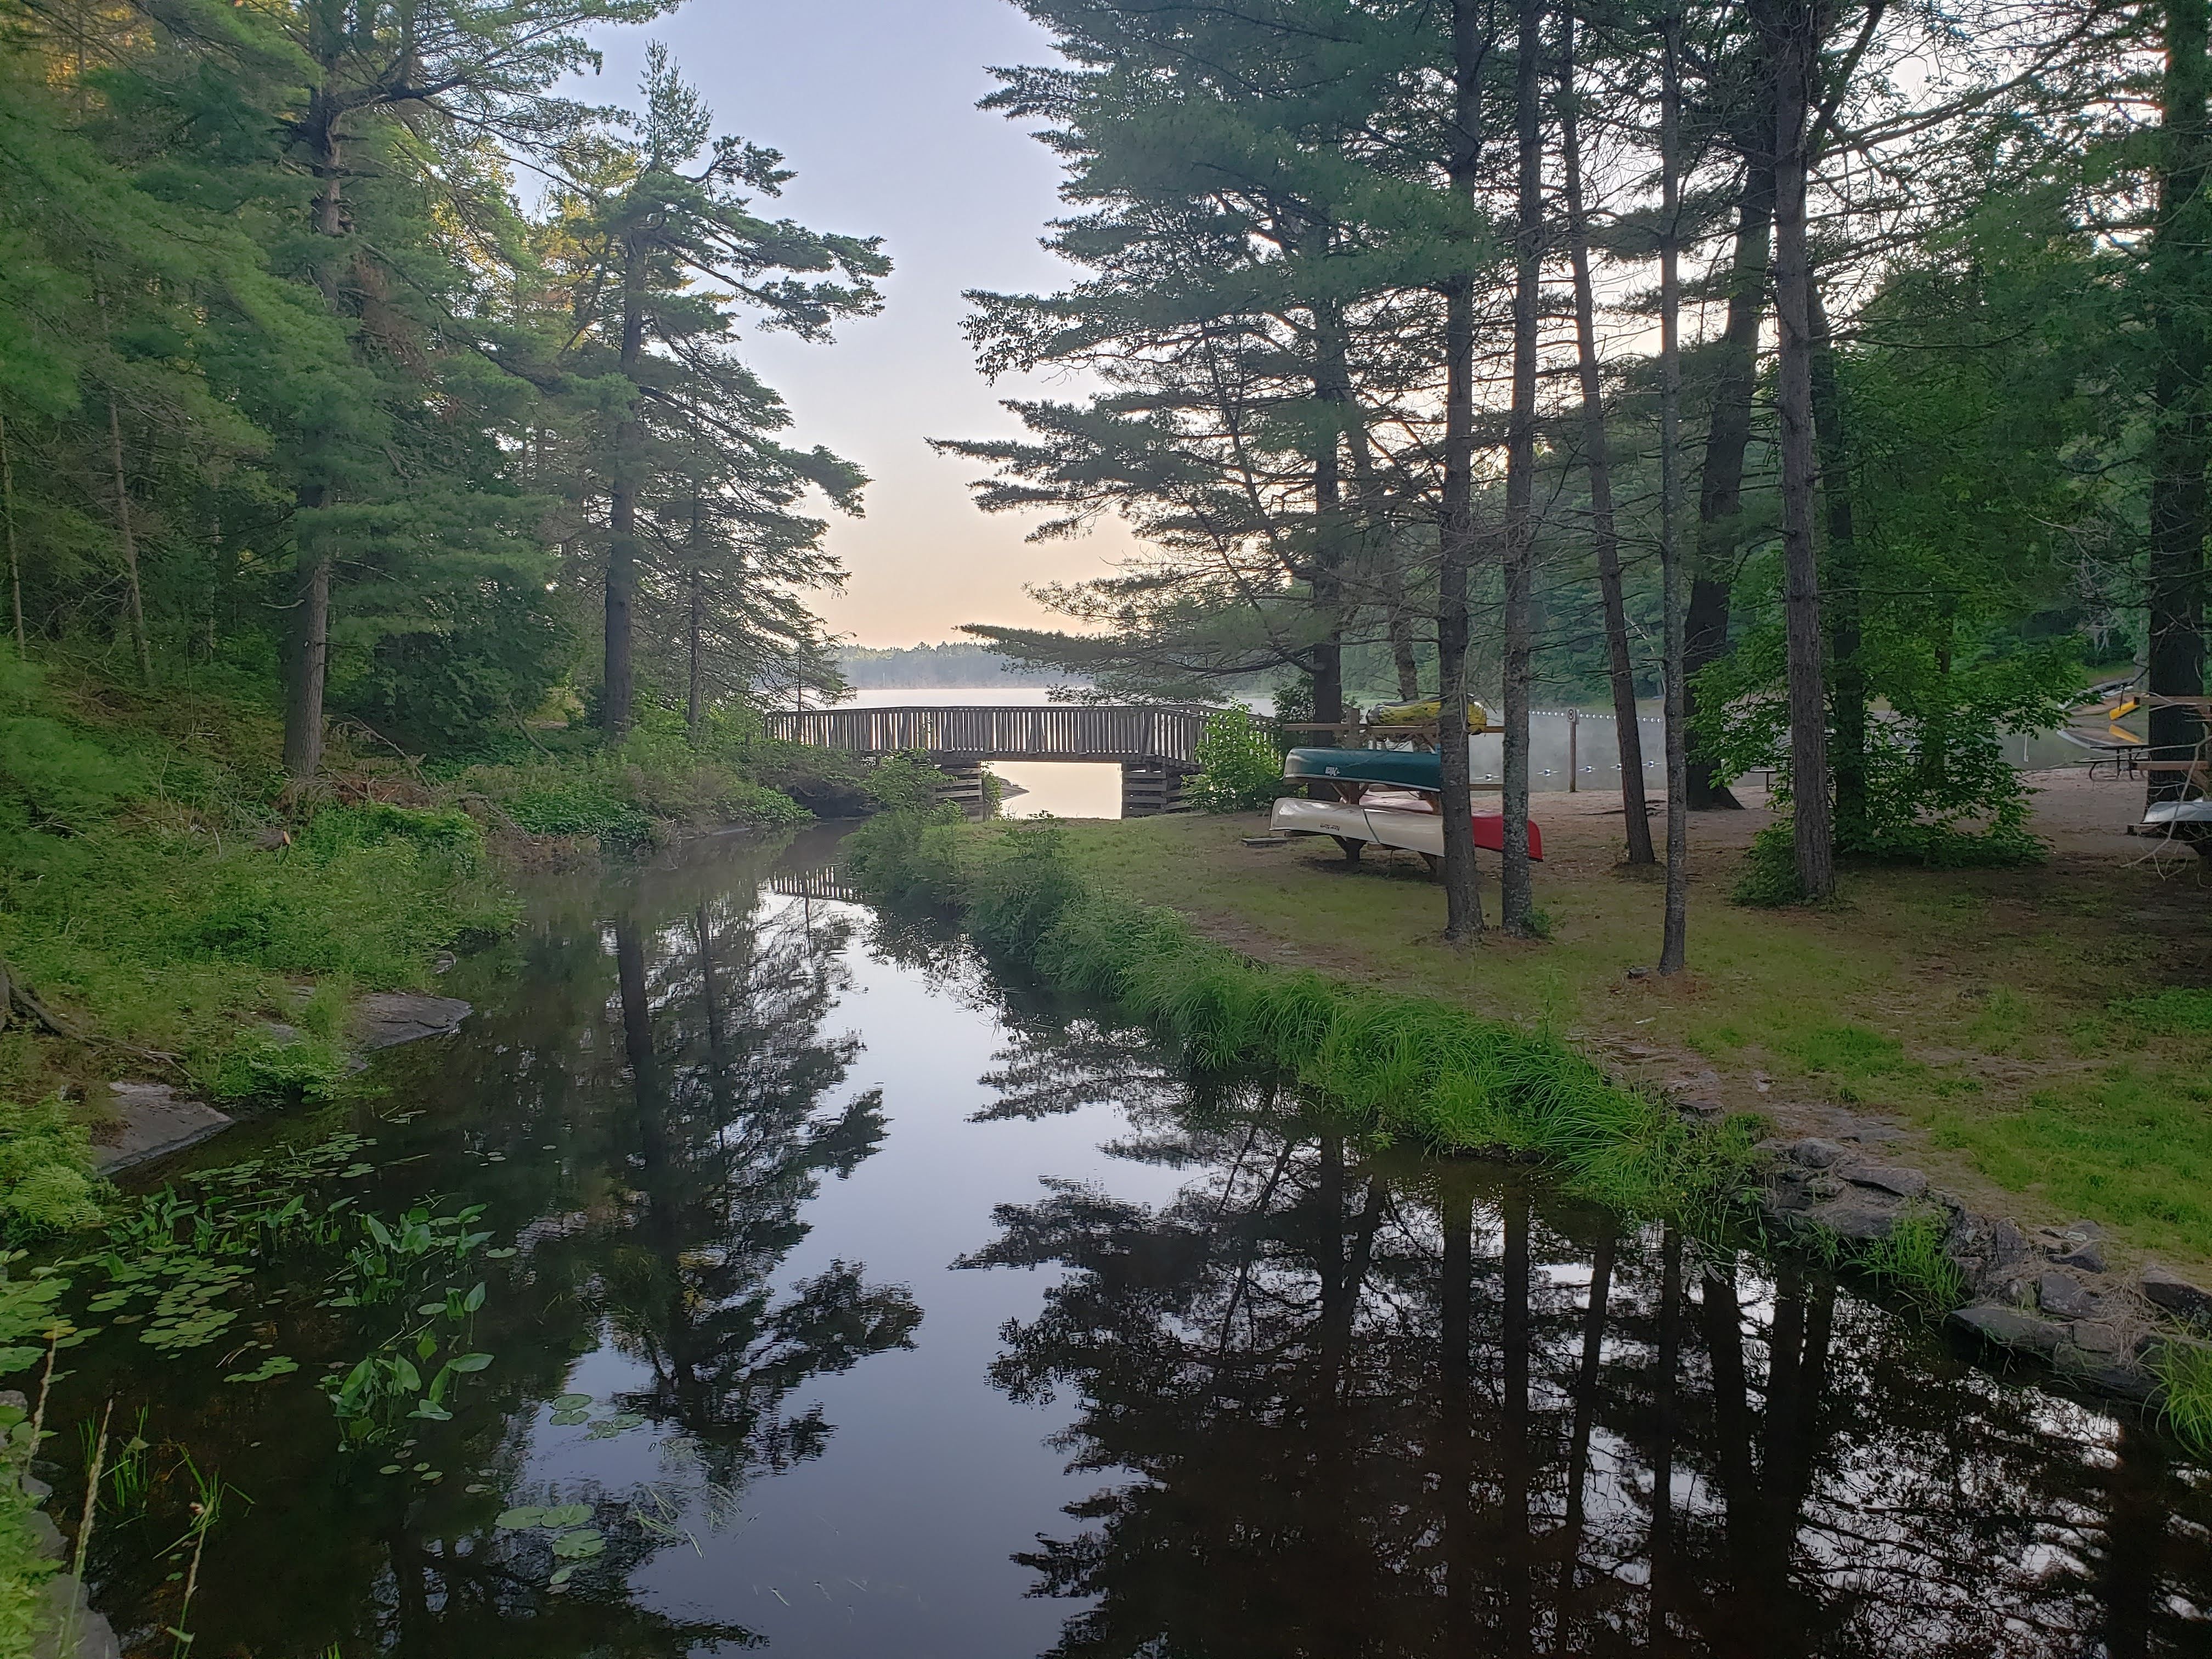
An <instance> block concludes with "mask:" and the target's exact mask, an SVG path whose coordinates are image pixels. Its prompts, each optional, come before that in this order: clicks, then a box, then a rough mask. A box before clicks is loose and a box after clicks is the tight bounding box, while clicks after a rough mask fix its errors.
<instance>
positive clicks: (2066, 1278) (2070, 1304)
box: [2035, 1273, 2097, 1319]
mask: <svg viewBox="0 0 2212 1659" xmlns="http://www.w3.org/2000/svg"><path fill="white" fill-rule="evenodd" d="M2035 1301H2036V1305H2037V1306H2038V1307H2039V1308H2041V1309H2042V1310H2043V1311H2044V1312H2045V1313H2047V1314H2056V1315H2057V1316H2058V1317H2059V1318H2061V1319H2083V1318H2087V1316H2089V1315H2090V1314H2092V1313H2093V1312H2094V1311H2095V1310H2096V1307H2097V1297H2096V1293H2095V1292H2094V1291H2092V1290H2090V1288H2089V1287H2088V1286H2087V1285H2084V1284H2083V1283H2082V1282H2081V1280H2080V1279H2075V1278H2074V1277H2073V1276H2072V1275H2071V1274H2068V1273H2039V1274H2038V1275H2036V1280H2035Z"/></svg>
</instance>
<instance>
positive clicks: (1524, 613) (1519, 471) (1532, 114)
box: [1498, 0, 1544, 934]
mask: <svg viewBox="0 0 2212 1659" xmlns="http://www.w3.org/2000/svg"><path fill="white" fill-rule="evenodd" d="M1543 15H1544V8H1543V6H1542V4H1541V0H1520V6H1519V16H1518V19H1517V22H1518V27H1517V30H1516V40H1515V52H1516V60H1517V61H1516V70H1515V75H1514V96H1513V106H1514V130H1515V136H1516V138H1517V139H1518V141H1519V149H1520V163H1519V174H1518V182H1519V189H1518V192H1517V194H1518V198H1519V199H1518V202H1517V204H1516V213H1515V215H1514V233H1513V403H1512V408H1511V410H1510V414H1509V416H1508V420H1507V428H1506V447H1505V618H1504V622H1505V627H1504V634H1505V744H1504V748H1505V766H1504V772H1505V791H1504V794H1505V799H1504V813H1505V823H1504V855H1503V857H1502V858H1501V860H1500V863H1501V865H1502V866H1503V875H1502V876H1501V878H1500V887H1501V892H1500V896H1499V898H1498V911H1499V915H1500V919H1501V921H1503V922H1504V927H1505V930H1506V932H1508V933H1523V934H1525V933H1532V932H1534V928H1535V921H1536V917H1535V911H1536V900H1535V894H1534V888H1533V884H1532V883H1531V881H1530V872H1529V862H1528V688H1529V680H1530V676H1531V662H1530V659H1531V657H1532V655H1533V653H1534V639H1533V637H1532V636H1533V634H1534V628H1533V624H1532V618H1531V616H1530V611H1531V592H1530V590H1531V588H1532V586H1534V564H1535V555H1536V523H1535V511H1534V507H1535V494H1536V344H1537V339H1536V304H1537V300H1538V298H1539V293H1538V288H1539V283H1541V279H1542V275H1543V257H1544V135H1543V126H1542V121H1541V93H1540V86H1539V82H1538V79H1537V77H1538V76H1539V74H1540V73H1541V68H1542V64H1543V52H1544V45H1543V35H1542V30H1541V24H1542V19H1543Z"/></svg>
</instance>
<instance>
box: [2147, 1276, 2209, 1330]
mask: <svg viewBox="0 0 2212 1659" xmlns="http://www.w3.org/2000/svg"><path fill="white" fill-rule="evenodd" d="M2142 1293H2143V1295H2144V1296H2146V1297H2148V1298H2149V1299H2150V1301H2151V1302H2152V1304H2154V1305H2155V1306H2157V1307H2160V1308H2163V1309H2165V1310H2166V1312H2168V1313H2170V1314H2178V1315H2179V1316H2181V1317H2182V1318H2184V1319H2188V1320H2193V1321H2196V1322H2199V1323H2203V1322H2212V1291H2207V1290H2205V1289H2203V1287H2201V1286H2199V1285H2192V1284H2191V1283H2190V1282H2189V1281H2188V1280H2187V1279H2184V1278H2183V1277H2182V1276H2181V1275H2180V1274H2179V1273H2175V1272H2173V1271H2172V1269H2171V1268H2168V1267H2160V1266H2159V1265H2158V1264H2157V1263H2156V1262H2152V1263H2151V1264H2150V1265H2148V1267H2145V1268H2144V1269H2143V1270H2142Z"/></svg>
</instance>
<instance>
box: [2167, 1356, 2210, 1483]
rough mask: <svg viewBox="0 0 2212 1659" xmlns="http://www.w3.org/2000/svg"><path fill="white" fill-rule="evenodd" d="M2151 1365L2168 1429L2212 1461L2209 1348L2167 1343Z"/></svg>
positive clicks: (2193, 1449) (2200, 1454)
mask: <svg viewBox="0 0 2212 1659" xmlns="http://www.w3.org/2000/svg"><path fill="white" fill-rule="evenodd" d="M2153 1363H2154V1369H2155V1370H2157V1372H2158V1380H2159V1383H2160V1390H2161V1393H2160V1410H2161V1412H2162V1413H2163V1414H2164V1416H2165V1419H2166V1425H2167V1426H2168V1427H2170V1428H2171V1429H2172V1431H2174V1433H2175V1434H2176V1435H2177V1436H2179V1437H2180V1438H2181V1439H2182V1440H2183V1441H2184V1442H2185V1443H2187V1445H2188V1446H2189V1448H2190V1449H2191V1450H2192V1451H2194V1452H2195V1453H2197V1455H2199V1456H2201V1457H2212V1345H2208V1344H2206V1343H2203V1342H2191V1341H2174V1340H2168V1341H2166V1342H2164V1343H2162V1344H2161V1345H2160V1348H2159V1351H2158V1357H2157V1358H2156V1359H2155V1360H2154V1362H2153Z"/></svg>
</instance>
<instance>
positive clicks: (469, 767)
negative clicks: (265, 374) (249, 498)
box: [0, 647, 933, 1237]
mask: <svg viewBox="0 0 2212 1659" xmlns="http://www.w3.org/2000/svg"><path fill="white" fill-rule="evenodd" d="M281 741H282V732H281V724H280V721H279V719H278V716H277V714H276V711H275V710H274V709H273V708H270V707H268V706H267V705H266V703H265V702H261V701H257V700H256V699H255V698H254V697H252V696H247V695H242V694H241V693H240V691H239V690H238V689H237V688H235V687H233V686H230V685H228V684H225V683H223V682H222V681H221V680H219V679H210V680H208V681H205V682H185V683H171V684H165V685H163V686H162V687H161V689H160V690H158V691H156V692H150V693H149V692H143V691H139V690H135V689H132V688H129V687H125V686H121V685H118V684H115V683H113V682H112V681H110V680H106V679H104V678H98V677H95V676H94V675H91V674H88V673H84V672H80V671H75V670H73V669H71V668H70V666H69V665H66V664H63V663H51V664H40V665H32V664H28V663H26V662H24V661H22V660H21V659H18V658H16V657H15V655H14V654H13V653H10V652H8V651H7V650H6V649H5V648H4V647H0V964H4V970H5V972H6V973H7V974H8V975H9V981H10V984H11V986H12V987H14V989H15V991H16V992H18V993H20V994H16V995H15V996H14V997H13V999H12V1007H10V1006H9V1004H10V999H9V996H8V995H7V994H0V1009H3V1010H8V1011H9V1018H5V1019H0V1237H6V1236H15V1237H21V1236H25V1235H28V1234H33V1233H37V1232H40V1231H52V1230H54V1229H56V1228H61V1227H66V1226H70V1225H77V1224H79V1223H82V1222H83V1221H85V1220H86V1219H88V1218H90V1217H92V1216H93V1215H94V1213H95V1212H96V1211H95V1207H94V1199H95V1197H96V1189H95V1186H94V1182H92V1181H91V1179H90V1175H89V1170H90V1164H89V1154H88V1139H87V1138H88V1133H89V1134H91V1135H97V1134H98V1133H100V1129H101V1127H102V1121H103V1115H104V1113H106V1111H107V1110H108V1109H109V1103H110V1100H111V1097H110V1094H109V1091H108V1090H107V1089H106V1083H107V1082H108V1081H109V1080H110V1079H117V1078H125V1077H130V1078H138V1079H148V1080H152V1081H158V1082H164V1083H168V1084H172V1085H177V1086H179V1087H180V1088H183V1089H185V1090H187V1091H190V1092H191V1093H193V1094H195V1095H197V1096H200V1097H204V1098H207V1099H210V1100H213V1101H216V1102H218V1103H224V1104H227V1105H230V1106H238V1105H251V1104H254V1103H267V1102H280V1101H284V1100H288V1099H298V1098H301V1097H319V1096H321V1095H324V1094H325V1093H327V1092H328V1091H331V1089H332V1088H334V1087H335V1086H337V1083H338V1081H339V1079H342V1077H343V1075H344V1073H345V1071H346V1069H347V1066H348V1054H347V1052H346V1041H345V1024H346V1019H347V1016H348V1011H349V1006H350V1004H351V1002H352V1000H353V999H354V997H355V996H356V994H359V993H362V992H366V991H370V990H388V989H422V988H426V987H428V986H430V985H432V984H434V983H435V973H434V969H435V963H436V961H437V958H438V957H440V955H441V953H443V952H447V951H460V950H465V949H466V948H468V947H469V946H470V945H472V944H474V943H476V942H478V941H481V940H484V939H489V938H492V937H495V936H496V935H497V934H498V933H501V932H503V931H504V930H505V929H506V928H507V927H508V926H510V925H511V923H512V922H513V918H514V915H515V914H516V912H515V906H514V901H513V895H512V892H511V890H510V889H509V886H508V884H507V879H506V877H505V873H504V872H505V871H506V870H507V868H508V867H509V866H511V865H513V864H517V863H529V862H532V861H543V860H548V859H554V860H567V859H574V858H576V857H579V856H587V855H590V854H595V853H600V852H605V851H610V850H617V851H619V850H628V849H635V848H641V847H647V846H650V845H652V844H654V843H656V842H662V841H665V840H669V839H671V838H676V837H680V836H683V835H684V834H686V833H689V832H690V831H692V830H696V829H701V828H703V827H706V826H709V825H713V826H720V825H725V824H727V823H732V822H738V823H757V824H762V825H769V826H773V825H778V824H786V823H798V822H802V821H806V820H808V819H810V817H811V814H810V812H809V811H807V809H806V808H805V806H802V805H799V802H798V801H797V800H795V799H793V795H792V794H791V793H786V792H785V791H784V790H782V789H779V788H777V787H772V783H773V782H778V781H780V782H784V783H787V784H789V785H791V786H792V787H793V788H794V789H796V790H797V791H799V793H810V792H811V794H812V795H813V796H814V798H816V799H819V800H822V801H824V802H827V803H828V804H829V805H831V806H833V807H836V808H839V809H842V810H848V811H850V810H866V809H867V808H868V807H870V806H872V805H875V804H877V803H878V802H880V801H884V800H888V801H890V802H892V803H894V804H902V805H912V804H914V803H915V802H916V801H917V800H920V799H927V798H928V793H929V787H930V783H931V781H933V775H932V774H929V773H928V772H927V769H926V768H921V767H919V766H915V765H913V764H911V763H890V764H887V765H882V766H878V767H877V768H875V769H871V770H869V771H866V772H863V771H861V770H860V769H859V768H858V766H857V765H856V764H855V763H851V762H849V761H845V760H842V759H841V758H840V757H824V756H822V755H821V754H819V753H818V751H817V752H814V753H807V752H790V751H787V750H784V749H783V748H782V747H781V746H778V745H772V744H763V743H761V742H759V741H758V739H757V736H756V735H755V734H754V733H753V732H751V731H750V729H749V728H748V726H746V724H745V722H744V721H743V720H741V719H735V718H732V719H727V720H721V721H720V722H718V723H717V724H716V725H715V726H714V729H713V730H711V731H709V732H706V733H703V734H701V740H699V741H694V740H693V739H692V737H691V735H690V734H688V733H686V732H684V729H683V726H682V723H681V722H680V720H675V719H673V717H671V716H668V715H666V714H662V713H654V714H649V715H648V716H647V718H646V719H645V720H641V723H640V726H639V728H638V729H637V730H636V731H635V732H634V733H633V734H632V735H631V737H630V738H629V740H628V741H626V742H625V743H623V744H620V745H618V746H607V745H605V744H603V743H601V742H600V741H599V738H598V737H597V735H596V734H595V733H592V732H589V731H587V730H584V729H581V728H579V729H578V730H576V731H573V732H546V733H532V734H528V735H527V737H526V738H525V737H518V738H516V740H515V745H514V748H515V750H516V752H512V753H507V754H495V755H491V756H478V757H458V758H455V759H452V760H448V761H447V762H445V763H438V762H436V761H428V762H426V761H423V760H421V759H419V758H416V757H409V756H406V755H404V754H401V753H399V752H398V750H396V749H394V748H392V746H390V745H388V744H383V743H381V742H380V740H378V739H376V738H374V736H373V735H372V734H368V733H366V732H349V731H348V730H347V729H346V728H343V727H341V728H340V729H339V730H338V732H337V733H336V740H335V741H334V743H333V745H332V749H331V757H330V761H329V763H328V765H327V767H326V770H325V775H323V776H322V777H320V778H319V779H318V780H317V781H316V782H315V783H314V784H313V786H311V787H304V788H303V787H299V786H297V785H295V784H292V783H291V782H290V781H289V780H288V779H287V777H286V776H285V774H284V772H283V767H282V765H281V763H280V752H281Z"/></svg>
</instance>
